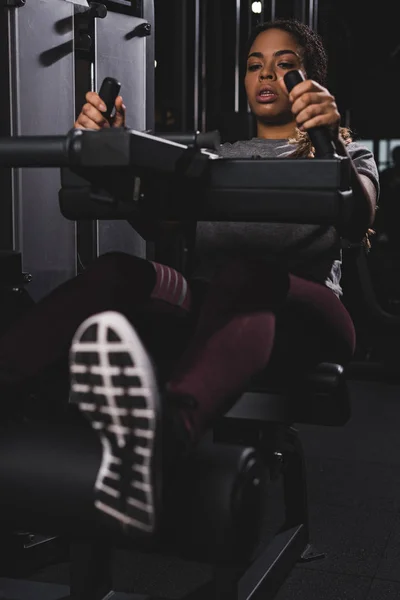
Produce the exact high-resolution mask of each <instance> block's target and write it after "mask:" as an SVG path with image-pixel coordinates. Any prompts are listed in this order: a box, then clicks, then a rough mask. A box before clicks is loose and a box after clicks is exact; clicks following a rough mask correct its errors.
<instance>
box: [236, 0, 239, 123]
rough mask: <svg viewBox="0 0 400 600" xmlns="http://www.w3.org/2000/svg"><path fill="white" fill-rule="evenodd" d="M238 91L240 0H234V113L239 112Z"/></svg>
mask: <svg viewBox="0 0 400 600" xmlns="http://www.w3.org/2000/svg"><path fill="white" fill-rule="evenodd" d="M239 91H240V0H236V40H235V112H239V108H240V106H239Z"/></svg>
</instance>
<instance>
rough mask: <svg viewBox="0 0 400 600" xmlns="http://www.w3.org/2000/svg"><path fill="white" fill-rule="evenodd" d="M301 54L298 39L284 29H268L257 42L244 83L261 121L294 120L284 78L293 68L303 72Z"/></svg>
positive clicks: (248, 97)
mask: <svg viewBox="0 0 400 600" xmlns="http://www.w3.org/2000/svg"><path fill="white" fill-rule="evenodd" d="M300 52H301V49H300V48H299V46H298V44H297V43H296V41H295V39H294V38H293V37H292V36H291V35H290V33H287V32H286V31H283V30H281V29H267V30H266V31H263V32H262V33H260V34H259V35H258V36H257V38H256V39H255V41H254V43H253V45H252V47H251V49H250V52H249V56H248V59H247V70H246V76H245V81H244V83H245V88H246V94H247V100H248V102H249V106H250V108H251V111H252V113H253V114H254V115H255V117H256V118H257V120H259V121H262V122H264V123H271V124H280V123H282V124H284V123H288V122H291V121H293V115H292V112H291V110H290V102H289V99H288V94H287V91H286V86H285V85H284V82H283V76H284V75H285V73H287V71H290V70H292V69H303V64H302V60H301V57H300ZM303 72H304V69H303Z"/></svg>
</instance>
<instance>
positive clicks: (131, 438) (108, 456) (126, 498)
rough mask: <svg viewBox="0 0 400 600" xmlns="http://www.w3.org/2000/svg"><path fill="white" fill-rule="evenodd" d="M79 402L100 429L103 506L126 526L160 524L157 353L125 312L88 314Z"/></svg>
mask: <svg viewBox="0 0 400 600" xmlns="http://www.w3.org/2000/svg"><path fill="white" fill-rule="evenodd" d="M70 377H71V402H73V403H76V404H77V405H78V407H79V409H80V411H81V412H82V413H84V414H85V416H86V417H87V419H88V420H89V422H90V423H91V425H92V428H93V429H94V430H95V431H96V432H97V434H98V435H99V436H100V440H101V443H102V447H103V458H102V463H101V466H100V469H99V472H98V475H97V479H96V483H95V506H96V508H97V509H98V510H100V511H101V512H102V513H104V514H105V515H107V516H108V517H111V518H112V519H113V520H114V522H115V520H117V521H118V522H119V524H120V525H122V528H123V529H124V531H126V530H129V533H132V530H136V531H137V532H141V533H144V534H152V533H154V532H155V530H156V528H157V526H158V520H159V514H158V513H159V510H158V506H159V498H160V497H161V481H160V478H161V468H159V466H158V464H157V462H158V459H157V457H158V456H159V452H158V449H157V445H158V443H157V439H158V430H159V426H160V401H159V394H158V388H157V382H156V377H155V374H154V371H153V366H152V364H151V361H150V359H149V357H148V355H147V353H146V350H145V349H144V347H143V345H142V342H141V341H140V339H139V337H138V335H137V334H136V332H135V330H134V329H133V327H132V326H131V324H130V323H129V321H128V320H127V319H126V318H125V317H124V316H123V315H121V314H120V313H117V312H113V311H107V312H103V313H100V314H98V315H94V316H92V317H90V318H89V319H87V320H85V321H84V322H83V323H82V324H81V326H80V327H79V328H78V329H77V331H76V333H75V336H74V338H73V341H72V344H71V350H70Z"/></svg>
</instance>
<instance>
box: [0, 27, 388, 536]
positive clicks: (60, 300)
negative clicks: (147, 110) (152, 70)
mask: <svg viewBox="0 0 400 600" xmlns="http://www.w3.org/2000/svg"><path fill="white" fill-rule="evenodd" d="M326 62H327V61H326V54H325V51H324V48H323V46H322V43H321V40H320V38H319V37H318V35H317V34H315V33H314V32H313V31H312V30H311V29H310V28H308V27H307V26H306V25H304V24H301V23H299V22H297V21H294V20H276V21H273V22H270V23H265V24H264V25H262V26H259V27H258V28H257V29H256V30H255V31H254V33H253V35H252V36H251V39H250V40H249V44H248V51H247V71H246V76H245V87H246V92H247V97H248V102H249V105H250V107H251V110H252V112H253V114H254V116H255V119H256V122H257V137H256V138H254V139H252V140H247V141H239V142H236V143H234V144H224V145H222V146H221V148H220V153H221V156H222V157H229V158H242V157H287V156H302V157H303V156H304V157H310V159H312V157H313V155H314V149H313V148H312V146H311V143H310V140H309V138H308V135H307V131H308V130H309V129H310V128H313V127H315V126H325V127H326V128H328V129H329V131H330V134H331V136H332V140H333V142H334V144H335V147H336V151H337V152H338V153H339V154H340V155H345V156H349V157H350V160H351V166H352V187H353V192H354V198H355V210H354V214H353V218H352V222H351V224H350V226H349V229H348V231H347V232H346V237H347V238H348V239H350V240H352V241H361V240H362V239H363V238H364V236H365V233H366V232H367V231H368V229H369V227H370V226H371V224H372V222H373V219H374V213H375V206H376V199H377V195H378V193H379V187H378V172H377V168H376V164H375V161H374V158H373V156H372V154H371V153H370V152H369V150H368V149H366V148H364V147H363V146H362V145H360V144H358V143H356V142H352V141H351V139H350V134H349V132H348V131H347V130H345V129H342V128H341V127H340V114H339V112H338V109H337V106H336V103H335V99H334V97H333V96H332V94H330V92H329V91H328V90H327V89H326V87H325V83H326ZM292 69H299V70H301V71H302V72H303V74H304V76H305V77H306V80H305V81H303V82H301V83H299V84H298V85H297V86H295V88H294V89H293V90H292V91H291V92H290V94H288V93H287V91H286V87H285V84H284V81H283V77H284V75H285V73H287V72H288V71H290V70H292ZM86 99H87V103H86V104H85V106H84V107H83V109H82V112H81V114H80V115H79V117H78V119H77V121H76V123H75V127H80V128H90V129H100V128H102V127H108V126H109V123H108V122H107V121H106V120H105V118H104V117H103V115H102V111H103V110H105V107H104V106H102V101H101V99H100V98H99V97H98V95H97V94H95V93H93V92H89V93H88V94H87V97H86ZM115 106H116V113H115V117H114V120H113V122H112V125H114V126H123V125H124V121H125V107H124V105H123V101H122V98H121V97H118V98H117V100H116V103H115ZM195 258H196V261H195V266H194V268H193V271H192V273H190V274H189V275H190V279H189V282H188V281H186V279H185V278H184V277H183V276H182V275H181V274H179V273H177V272H176V271H174V270H173V269H171V268H169V267H165V266H163V265H160V264H155V263H151V262H149V261H146V260H144V259H139V258H136V257H133V256H128V255H125V254H117V253H115V254H108V255H104V256H102V257H100V258H99V259H98V260H97V261H96V262H95V263H94V264H93V265H92V266H91V267H89V268H88V269H87V271H86V272H84V273H83V274H82V275H79V276H78V277H77V278H75V279H73V280H71V281H69V282H67V283H66V284H63V285H62V286H60V287H59V288H58V289H56V290H55V291H54V292H52V293H51V294H50V295H49V296H48V297H47V298H46V299H44V300H43V301H41V302H40V303H39V304H38V305H37V306H36V307H35V308H34V309H33V310H32V312H30V313H29V314H27V315H26V317H24V318H23V319H22V320H21V321H20V322H19V323H18V324H17V325H16V326H15V327H13V328H12V330H10V332H9V333H8V334H7V336H5V338H3V340H2V341H1V343H0V361H1V364H3V366H4V368H3V374H4V377H3V379H4V381H6V380H8V382H9V385H10V386H11V385H14V386H16V385H17V384H21V383H22V382H24V381H27V380H28V379H29V377H33V376H35V375H37V374H38V373H40V372H43V370H44V369H45V368H46V367H49V366H51V365H53V364H54V361H55V359H56V358H59V357H62V353H63V352H64V351H65V350H66V348H67V346H68V345H69V343H70V342H71V338H72V337H73V339H72V346H71V349H70V373H71V390H72V393H71V401H72V402H74V403H77V404H78V406H79V407H80V409H81V411H83V412H84V413H85V414H86V415H87V417H88V418H89V420H90V421H91V423H92V425H93V427H94V428H95V429H96V430H97V431H99V432H100V437H101V439H102V442H103V450H104V454H103V463H102V466H101V468H100V470H99V474H98V478H97V482H96V489H95V494H96V506H97V508H98V509H99V510H101V511H102V512H103V514H106V515H109V516H110V518H111V519H112V520H113V521H114V522H115V521H116V522H118V523H119V524H121V525H123V526H124V528H125V529H126V530H128V531H130V532H131V533H132V534H135V533H138V532H141V533H145V534H146V533H152V532H154V531H155V530H156V529H157V526H158V522H159V517H160V511H161V501H160V496H161V494H160V489H161V481H160V478H159V477H158V476H156V472H158V470H159V469H158V466H159V461H160V460H162V461H163V463H164V466H165V465H166V468H164V469H163V472H164V474H165V476H166V477H168V472H169V468H171V467H172V465H174V464H175V460H176V459H177V458H178V457H179V456H182V454H185V453H187V452H190V450H191V449H192V448H193V447H194V446H195V444H196V443H197V442H198V440H199V439H200V438H201V437H202V436H203V434H204V432H205V431H206V430H207V428H208V427H209V426H210V424H211V423H212V422H213V421H214V419H215V418H216V417H217V416H219V415H220V414H221V413H223V412H225V411H226V410H228V409H229V407H230V406H231V404H232V402H233V401H234V400H236V399H237V398H238V397H239V395H240V394H241V392H242V391H243V390H244V389H246V387H247V386H248V385H249V382H250V381H251V379H252V378H253V377H254V376H255V375H257V374H258V373H259V372H260V371H262V370H264V369H265V368H266V367H267V366H268V368H270V369H271V368H274V361H275V359H276V357H279V356H281V352H282V348H283V351H284V353H285V355H286V356H288V359H290V360H292V362H293V364H299V365H300V367H301V368H305V367H307V366H311V365H312V364H315V363H316V362H318V361H320V360H321V358H322V357H323V360H326V361H335V362H339V363H341V364H346V363H347V362H348V361H349V360H350V359H351V357H352V355H353V352H354V349H355V332H354V327H353V323H352V320H351V318H350V316H349V314H348V313H347V311H346V309H345V308H344V306H343V304H342V302H341V300H340V294H341V289H340V264H341V263H340V260H341V254H340V239H339V237H338V235H337V233H336V231H335V230H334V228H331V227H321V226H317V225H293V224H273V223H266V224H238V223H218V224H216V223H202V224H198V226H197V234H196V247H195ZM195 307H196V308H195ZM196 311H197V312H196ZM160 312H164V313H165V312H167V313H168V314H169V315H170V318H171V319H172V318H173V316H174V317H177V318H178V317H182V316H183V317H184V316H185V315H187V316H190V315H192V314H193V313H195V314H196V319H195V329H194V332H193V335H192V336H191V339H190V343H189V344H188V345H187V347H185V349H184V351H183V353H182V355H181V357H180V358H179V360H178V361H177V363H176V365H175V366H174V369H173V370H172V372H171V373H169V376H168V380H167V382H165V385H163V389H162V390H160V389H159V381H158V376H157V374H156V373H155V371H154V367H153V365H152V361H151V360H150V358H149V357H148V354H147V351H146V349H145V347H144V345H143V344H144V343H147V342H146V332H142V330H141V326H142V324H143V319H145V316H147V317H148V315H149V314H160ZM79 323H81V324H80V325H79ZM132 324H134V326H135V329H134V328H133V326H132ZM78 325H79V327H78ZM77 327H78V329H77V330H76V328H77ZM75 330H76V333H75V335H73V334H74V332H75ZM138 331H139V334H138V333H137V332H138ZM27 332H28V333H27ZM160 335H161V334H160ZM22 340H23V343H22ZM161 396H162V398H163V400H162V403H161V401H160V397H161ZM161 404H162V412H163V417H162V418H161ZM161 423H162V425H161ZM161 429H163V432H162V433H163V445H162V448H161V449H160V439H161ZM127 473H128V476H127V475H126V474H127ZM121 474H125V475H122V476H121ZM120 477H121V479H120ZM129 484H130V485H129Z"/></svg>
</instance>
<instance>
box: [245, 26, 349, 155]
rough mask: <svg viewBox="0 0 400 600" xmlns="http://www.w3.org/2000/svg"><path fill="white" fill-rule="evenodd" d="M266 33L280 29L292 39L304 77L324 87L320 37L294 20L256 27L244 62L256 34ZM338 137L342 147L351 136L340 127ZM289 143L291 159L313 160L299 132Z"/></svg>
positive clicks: (325, 72) (325, 61) (307, 141)
mask: <svg viewBox="0 0 400 600" xmlns="http://www.w3.org/2000/svg"><path fill="white" fill-rule="evenodd" d="M268 29H282V31H286V32H287V33H289V34H290V35H292V36H293V37H294V39H295V40H296V42H297V43H298V45H299V51H300V57H301V60H302V62H303V65H304V69H305V71H306V73H307V77H308V78H309V79H313V80H314V81H316V82H317V83H319V84H320V85H323V86H324V87H325V86H326V85H327V80H328V56H327V53H326V50H325V47H324V44H323V41H322V37H321V36H320V35H319V34H318V33H317V32H315V31H314V30H313V29H311V27H309V26H308V25H306V24H305V23H302V22H301V21H298V20H297V19H275V20H273V21H266V22H265V23H261V24H260V25H257V27H255V28H254V29H253V31H252V32H251V34H250V37H249V38H248V40H247V44H246V51H245V58H246V60H247V57H248V55H249V53H250V50H251V47H252V46H253V44H254V42H255V40H256V38H257V37H258V36H259V35H260V33H262V32H263V31H267V30H268ZM339 133H340V135H341V137H342V139H343V141H344V142H345V144H348V143H349V142H351V141H352V137H351V132H350V130H349V129H348V128H347V127H340V128H339ZM289 142H290V143H292V144H297V148H296V149H295V150H294V151H293V154H292V155H291V156H293V157H307V156H313V154H314V153H315V150H314V148H313V146H312V144H311V140H310V138H309V136H308V134H307V133H305V132H301V131H300V130H298V129H297V130H296V135H295V137H293V138H290V139H289Z"/></svg>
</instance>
